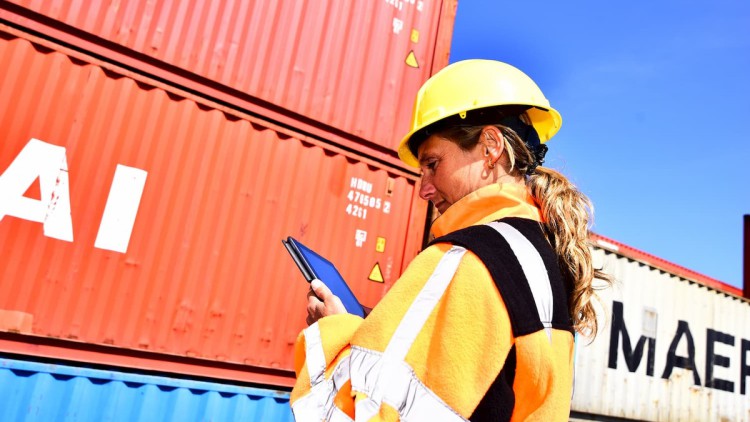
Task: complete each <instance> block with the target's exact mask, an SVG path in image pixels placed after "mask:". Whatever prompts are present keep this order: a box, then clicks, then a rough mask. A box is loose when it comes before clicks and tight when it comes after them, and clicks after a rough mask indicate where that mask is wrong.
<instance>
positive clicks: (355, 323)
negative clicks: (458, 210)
mask: <svg viewBox="0 0 750 422" xmlns="http://www.w3.org/2000/svg"><path fill="white" fill-rule="evenodd" d="M504 189H505V191H508V189H507V188H504ZM511 193H512V194H513V193H517V192H515V191H512V192H511ZM521 193H523V192H521ZM493 194H496V193H494V192H493ZM501 194H505V192H501ZM499 196H501V195H499ZM518 196H521V195H520V194H519V195H516V196H512V195H506V196H501V199H502V200H503V201H504V203H503V204H504V205H505V204H506V203H508V202H509V201H511V200H513V201H517V197H518ZM509 197H510V199H509ZM485 199H486V198H485ZM518 202H521V201H518ZM454 207H455V205H454ZM523 207H526V209H529V210H532V211H528V212H525V213H524V212H518V209H519V208H520V209H521V211H523V209H524V208H523ZM532 207H533V204H532V203H531V201H526V203H520V205H517V206H516V207H515V208H512V209H513V210H514V212H513V213H511V214H510V216H514V215H516V216H518V215H519V214H520V216H522V217H525V218H529V217H532V218H533V217H534V214H533V210H535V209H536V208H532ZM452 208H453V207H452ZM504 209H508V207H505V208H504ZM487 214H488V215H490V214H491V215H492V216H493V217H495V216H497V214H498V213H497V212H493V213H489V212H488V213H487ZM505 216H507V215H505ZM505 216H504V215H500V217H505ZM532 222H533V221H532ZM533 223H534V224H536V223H535V222H533ZM514 224H515V223H514ZM536 225H537V226H538V224H536ZM503 227H504V226H501V227H500V232H501V234H503V237H502V239H505V240H504V241H507V243H508V246H507V247H506V249H507V250H508V251H510V252H508V253H509V254H510V255H517V254H516V252H517V250H520V249H518V248H521V249H523V248H526V249H527V251H528V242H527V244H526V245H525V246H518V244H517V242H516V241H517V240H518V239H515V240H514V238H517V237H518V236H516V235H517V234H518V233H515V232H508V231H507V230H508V229H507V228H503ZM524 227H525V226H524ZM484 228H485V229H486V228H488V226H484ZM492 229H494V230H492ZM492 229H490V230H492V231H493V232H495V231H496V230H498V227H493V228H492ZM511 229H513V227H511ZM503 230H505V231H506V233H502V231H503ZM523 230H525V229H523ZM461 232H462V233H464V231H461ZM516 232H518V231H517V230H516ZM472 233H473V232H472ZM509 233H510V234H509ZM519 233H520V232H519ZM482 236H484V235H482ZM520 237H521V240H523V239H522V238H523V237H525V235H524V234H521V236H520ZM459 240H460V239H459ZM512 245H515V246H512ZM535 247H536V245H532V249H534V248H535ZM470 249H471V248H470ZM478 253H480V254H481V253H482V252H481V251H479V252H478ZM523 254H524V253H523V252H518V255H523ZM531 259H532V261H533V260H534V259H537V260H538V259H541V258H533V256H532V258H531ZM542 260H543V261H545V262H547V261H549V257H548V256H546V255H545V257H544V258H543V259H542ZM512 261H513V262H515V264H512V265H510V264H508V263H507V262H506V261H502V260H501V261H498V262H497V263H495V264H492V265H490V267H495V266H497V265H499V266H501V267H502V266H513V265H517V266H518V268H521V270H518V271H511V272H512V273H518V272H519V271H520V273H521V274H520V275H517V274H515V275H512V277H511V276H510V275H508V274H506V272H505V271H500V272H499V273H500V274H501V276H500V278H502V280H493V277H492V275H491V273H494V274H498V270H497V269H496V268H495V269H493V270H490V269H488V267H487V266H486V265H485V264H484V262H483V260H482V259H480V258H479V256H478V255H477V253H475V252H474V250H468V251H467V248H465V247H464V246H461V245H460V244H449V243H436V244H433V245H431V246H430V247H428V248H427V249H425V250H424V251H423V252H422V253H420V254H419V256H418V257H417V258H415V260H414V261H413V262H412V263H411V264H410V265H409V267H408V268H407V270H406V271H405V272H404V274H403V275H402V277H401V278H400V279H399V281H398V282H397V283H395V284H394V286H393V288H392V289H391V290H390V291H389V293H388V294H387V295H386V296H385V297H384V298H383V300H382V301H381V302H380V303H379V304H378V306H377V307H375V309H373V311H372V313H371V314H370V315H369V316H368V317H367V319H366V320H362V319H360V318H358V317H355V316H352V315H336V316H331V317H326V318H323V319H321V320H320V321H318V322H317V323H316V324H313V325H312V326H310V327H309V328H308V329H306V330H304V331H303V333H302V334H301V335H300V338H299V340H298V343H297V347H296V349H295V353H296V359H295V370H296V372H297V376H298V378H297V383H296V385H295V388H294V390H293V392H292V397H291V402H292V409H293V411H294V414H295V418H297V420H298V421H304V420H316V421H319V420H352V419H354V420H357V421H365V420H425V419H429V420H430V421H433V420H434V421H442V420H445V421H454V420H455V421H462V420H469V419H471V420H482V419H483V418H491V419H492V420H503V419H505V420H507V419H510V420H525V419H530V420H546V421H550V420H551V421H555V420H567V417H568V413H569V405H570V393H571V382H572V352H573V336H572V334H571V330H570V329H569V321H567V320H566V321H563V322H562V323H561V322H560V321H559V318H558V321H555V317H554V315H559V314H560V309H561V308H560V307H562V309H564V310H565V309H567V301H566V300H565V298H563V300H560V297H559V292H560V286H556V287H554V288H553V289H554V292H553V296H555V300H554V301H550V299H549V293H550V289H549V288H548V287H544V283H542V284H541V287H528V289H527V290H528V291H527V292H526V293H525V296H524V297H525V298H526V299H528V298H529V297H531V299H530V300H531V303H530V306H526V305H528V303H526V304H524V306H523V307H522V309H521V311H518V309H517V308H518V306H515V305H512V304H511V303H510V300H509V301H508V302H509V303H508V304H509V305H510V306H506V303H505V300H504V299H506V297H505V296H506V293H507V294H509V295H510V296H512V297H513V298H515V297H516V296H515V293H512V291H513V288H514V286H516V284H517V283H518V280H517V279H518V278H519V277H520V278H523V279H526V278H528V279H531V280H536V279H537V278H538V274H537V275H533V273H534V271H537V273H538V272H539V263H538V261H537V263H536V264H528V263H527V264H524V263H522V261H527V262H528V259H527V258H523V257H518V256H516V259H514V260H512ZM545 265H546V264H545ZM555 265H556V264H555ZM513 268H515V267H513ZM526 272H530V274H532V275H526ZM496 281H497V282H498V284H497V285H496V283H495V282H496ZM559 282H560V280H558V279H556V281H555V283H558V284H559ZM524 284H527V286H528V284H529V283H525V282H524ZM530 284H534V282H533V281H532V282H531V283H530ZM547 284H548V285H549V282H547ZM503 289H505V290H508V289H510V290H509V291H508V292H505V291H503ZM501 292H502V296H501ZM555 292H556V293H555ZM564 294H565V292H563V295H564ZM514 300H515V299H514ZM552 302H554V306H552V308H550V303H552ZM559 302H562V303H559ZM527 308H528V309H527ZM529 309H530V311H529ZM519 312H520V314H521V315H520V316H519V315H518V314H519ZM511 314H516V315H514V316H513V317H511ZM563 314H564V315H566V313H565V312H563ZM550 315H552V316H553V318H552V319H550V318H549V316H550ZM531 317H533V318H531ZM530 319H533V323H530V322H529V321H527V320H530ZM519 320H520V322H519ZM313 327H315V328H313ZM519 327H520V328H519ZM321 356H322V358H321ZM321 361H323V362H324V363H323V364H321ZM347 365H348V376H347V374H346V368H347ZM321 368H324V369H322V371H321ZM321 374H322V375H321ZM516 398H518V399H516ZM498 415H499V416H498Z"/></svg>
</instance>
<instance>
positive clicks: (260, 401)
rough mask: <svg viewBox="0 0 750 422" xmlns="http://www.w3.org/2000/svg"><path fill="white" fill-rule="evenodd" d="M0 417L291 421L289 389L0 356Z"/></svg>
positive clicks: (32, 420) (22, 421)
mask: <svg viewBox="0 0 750 422" xmlns="http://www.w3.org/2000/svg"><path fill="white" fill-rule="evenodd" d="M0 397H2V398H3V399H2V400H1V401H0V420H2V421H8V422H10V421H12V422H37V421H80V422H83V421H91V422H100V421H110V422H117V421H122V422H136V421H143V422H151V421H163V422H166V421H175V422H189V421H196V422H199V421H200V422H202V421H216V420H226V421H275V422H284V421H290V422H291V421H293V420H294V418H293V417H292V412H291V409H290V408H289V393H286V392H280V391H271V390H261V389H257V388H251V387H240V386H232V385H225V384H219V383H212V382H202V381H193V380H183V379H176V378H165V377H155V376H149V375H142V374H129V373H123V372H114V371H105V370H98V369H88V368H77V367H72V366H66V365H53V364H47V363H40V362H26V361H19V360H15V359H6V358H0Z"/></svg>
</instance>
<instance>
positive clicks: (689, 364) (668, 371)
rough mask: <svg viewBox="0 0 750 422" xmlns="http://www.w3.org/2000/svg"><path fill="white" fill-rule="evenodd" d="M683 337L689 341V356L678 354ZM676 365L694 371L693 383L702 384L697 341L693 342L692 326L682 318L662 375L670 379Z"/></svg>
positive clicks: (670, 346) (678, 323)
mask: <svg viewBox="0 0 750 422" xmlns="http://www.w3.org/2000/svg"><path fill="white" fill-rule="evenodd" d="M683 337H685V341H687V348H688V355H687V357H685V356H677V345H679V344H680V340H681V339H682V338H683ZM675 366H676V367H678V368H683V369H687V370H690V371H693V383H694V384H695V385H701V377H700V376H699V375H698V368H696V367H695V342H693V335H692V334H691V333H690V326H689V325H688V323H687V322H685V321H682V320H680V321H678V322H677V332H676V333H675V335H674V338H673V339H672V344H670V345H669V352H667V364H666V365H665V366H664V373H663V374H662V375H661V377H662V378H664V379H665V380H666V379H669V377H670V376H671V375H672V369H674V367H675Z"/></svg>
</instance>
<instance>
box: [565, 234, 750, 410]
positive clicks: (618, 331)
mask: <svg viewBox="0 0 750 422" xmlns="http://www.w3.org/2000/svg"><path fill="white" fill-rule="evenodd" d="M603 244H605V245H609V246H612V247H614V249H615V250H613V249H612V248H609V247H607V248H606V249H603V248H600V247H596V248H595V260H596V262H597V265H603V267H604V270H605V271H607V272H608V273H610V274H613V275H614V277H615V278H616V285H615V286H614V288H612V289H607V290H603V291H601V292H600V293H599V294H600V297H601V299H602V319H601V325H600V327H601V328H600V333H599V336H598V337H597V338H596V340H595V341H594V342H593V343H591V344H588V340H587V339H585V338H579V340H578V349H577V356H576V383H575V394H574V396H573V416H574V419H575V420H602V419H601V418H599V419H597V418H596V417H593V416H597V417H598V416H602V415H603V416H608V417H614V418H624V419H622V420H625V419H626V420H639V421H640V420H643V421H695V422H704V421H750V302H749V301H748V300H746V299H742V298H741V297H739V296H737V294H739V293H740V291H739V290H737V289H733V290H734V291H733V292H731V293H730V292H728V291H722V290H716V289H714V288H711V287H707V286H706V285H705V284H704V283H702V282H696V281H695V280H689V279H686V278H682V277H679V276H676V275H674V274H672V273H670V272H666V271H663V270H661V269H657V268H655V267H654V266H652V265H648V264H646V263H643V262H640V261H638V260H634V259H632V257H627V256H626V255H627V254H626V255H623V254H622V253H621V251H617V250H616V249H617V245H615V244H613V243H612V242H604V243H603ZM698 281H700V280H698ZM617 420H621V419H617Z"/></svg>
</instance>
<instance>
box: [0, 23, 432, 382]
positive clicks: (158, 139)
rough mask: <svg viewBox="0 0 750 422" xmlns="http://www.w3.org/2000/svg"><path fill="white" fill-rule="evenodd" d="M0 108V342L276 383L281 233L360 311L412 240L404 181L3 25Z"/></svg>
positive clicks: (299, 323)
mask: <svg viewBox="0 0 750 422" xmlns="http://www.w3.org/2000/svg"><path fill="white" fill-rule="evenodd" d="M0 110H2V114H0V131H1V132H2V134H3V137H2V143H1V144H0V172H1V173H0V174H1V175H0V292H2V293H0V350H4V351H6V352H20V353H31V354H39V355H46V356H51V355H55V356H58V357H64V358H67V359H76V360H83V361H96V362H101V363H111V364H117V365H130V366H139V367H148V368H150V369H159V370H164V371H183V372H192V373H195V374H199V375H207V376H213V377H231V378H234V379H243V380H247V381H255V382H263V383H271V384H288V383H289V380H290V379H291V378H290V377H291V375H292V374H291V372H290V371H291V369H292V346H293V343H294V340H295V338H296V336H297V334H298V332H299V331H300V330H301V329H302V328H303V327H304V325H305V324H304V317H305V294H306V291H307V284H306V283H305V281H304V279H303V278H302V276H301V275H300V273H299V272H298V270H297V268H296V267H295V266H294V264H293V262H292V260H291V258H290V257H289V256H288V254H287V252H286V250H285V249H284V247H283V246H282V244H281V239H282V238H285V237H286V236H289V235H292V236H295V237H297V238H298V239H300V240H301V241H302V242H305V243H307V244H308V245H309V246H311V247H313V248H315V249H317V250H318V251H319V252H321V253H322V254H324V255H326V256H328V257H330V258H331V259H332V260H334V261H335V262H336V264H337V265H338V267H339V268H340V270H341V272H342V274H343V275H344V277H345V278H346V279H347V280H348V282H349V283H350V285H351V286H352V289H353V290H354V292H355V294H356V295H357V296H358V297H359V298H360V300H361V302H363V304H365V305H368V306H372V305H374V304H375V303H376V302H377V301H378V300H379V299H380V298H381V297H382V296H383V294H385V292H386V291H387V290H388V288H389V287H390V286H391V285H392V284H393V283H394V282H395V281H396V279H397V277H398V275H399V274H400V273H401V271H402V270H403V269H404V266H405V265H406V264H408V262H409V261H410V260H411V258H412V257H413V256H415V255H416V254H417V253H418V251H419V249H420V247H421V244H422V238H423V232H424V221H425V218H426V205H425V204H424V203H423V202H422V201H421V200H419V199H418V198H417V199H415V198H416V191H415V189H416V185H417V183H418V180H417V177H416V176H414V175H413V174H410V173H406V172H402V171H401V170H399V169H397V168H390V167H387V166H385V165H383V164H381V163H379V162H376V161H373V160H371V159H369V158H368V157H366V156H362V155H357V154H355V153H352V152H349V151H345V150H343V149H340V148H338V147H335V146H332V145H331V144H329V143H326V142H324V141H322V140H319V139H316V138H313V137H310V136H306V135H301V134H300V133H296V132H294V131H291V130H288V129H283V128H280V127H278V126H275V125H273V124H270V123H268V122H266V121H263V120H262V119H259V118H256V117H252V116H249V115H246V114H243V113H242V112H240V111H238V110H235V109H232V108H229V107H225V106H222V105H219V104H216V103H213V102H211V101H209V100H206V99H205V98H202V97H199V96H197V95H194V94H191V93H188V92H184V91H180V90H177V89H175V88H174V87H171V86H168V85H165V84H163V83H161V82H159V81H156V80H152V79H149V78H147V77H144V76H142V75H139V74H135V73H133V72H129V71H127V70H124V69H121V68H119V67H117V66H115V65H112V64H110V63H106V62H103V61H100V60H98V59H95V58H92V57H89V56H87V55H85V54H83V53H80V52H76V51H73V50H70V49H67V48H64V47H60V46H58V45H56V44H54V43H53V42H51V41H49V40H45V39H41V38H37V37H34V36H32V35H29V34H26V33H24V32H23V31H21V30H19V29H17V28H11V27H8V26H5V25H0ZM40 339H58V340H55V341H52V340H50V341H46V340H45V341H42V340H40ZM88 345H99V346H101V348H99V349H97V348H95V347H94V348H92V347H88ZM127 351H142V354H138V353H135V352H132V353H131V352H127ZM158 356H167V358H159V357H158ZM169 356H171V357H175V359H172V358H169ZM177 357H182V358H186V359H188V360H182V361H180V360H179V359H176V358H177ZM153 359H157V360H158V359H161V363H158V364H154V363H153V362H152V360H153ZM189 359H194V360H195V361H189ZM149 362H151V363H149ZM211 362H221V363H224V364H225V365H224V366H222V365H219V364H211ZM232 365H235V366H232Z"/></svg>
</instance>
